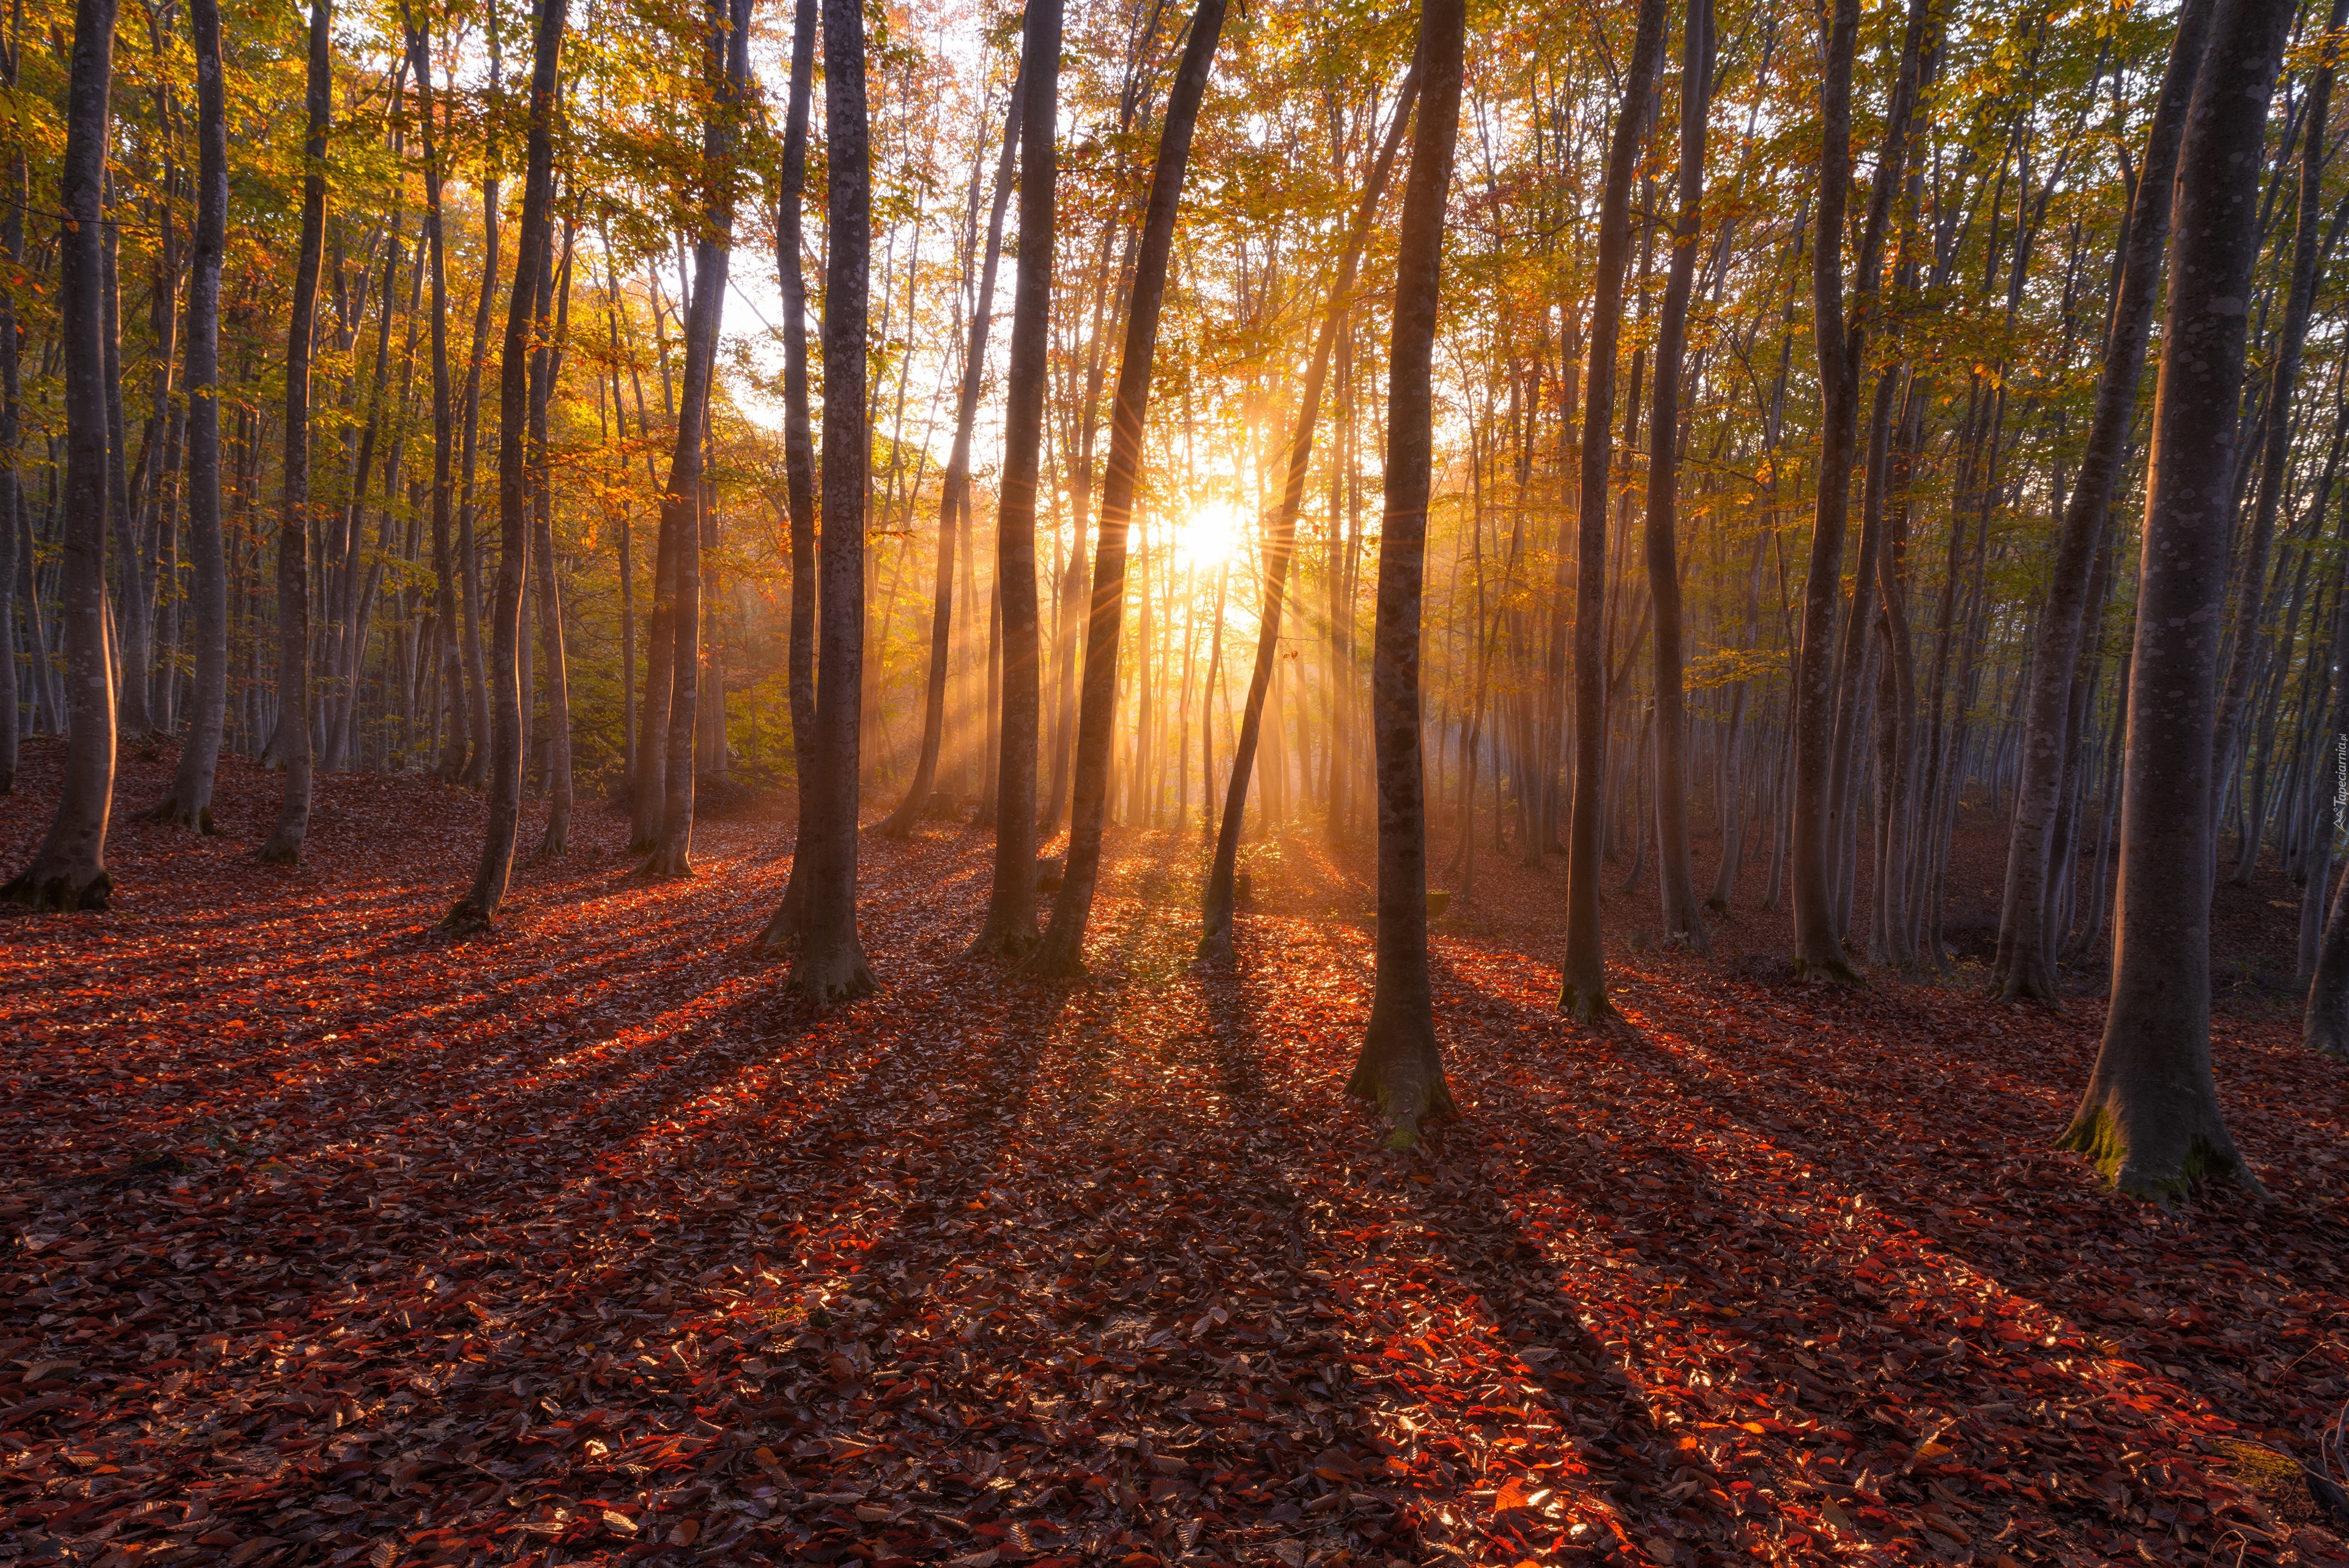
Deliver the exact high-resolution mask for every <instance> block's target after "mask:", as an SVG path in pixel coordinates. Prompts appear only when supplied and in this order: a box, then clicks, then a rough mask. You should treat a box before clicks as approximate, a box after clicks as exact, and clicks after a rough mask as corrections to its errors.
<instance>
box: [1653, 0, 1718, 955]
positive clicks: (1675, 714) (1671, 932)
mask: <svg viewBox="0 0 2349 1568" xmlns="http://www.w3.org/2000/svg"><path fill="white" fill-rule="evenodd" d="M1712 80H1713V0H1688V19H1687V23H1686V27H1685V36H1684V37H1683V38H1682V50H1681V171H1680V185H1681V190H1680V197H1681V212H1680V222H1679V224H1678V226H1677V228H1676V230H1675V232H1674V234H1673V235H1672V265H1671V276H1670V278H1669V279H1668V281H1667V282H1666V283H1665V285H1664V309H1663V316H1662V318H1661V322H1660V323H1659V325H1658V327H1657V335H1656V406H1655V410H1654V412H1653V413H1652V414H1651V415H1650V416H1649V432H1650V437H1651V440H1650V446H1649V456H1648V518H1647V523H1648V539H1647V544H1648V592H1649V595H1650V597H1651V598H1652V599H1653V600H1654V603H1655V607H1656V637H1655V659H1656V883H1657V887H1658V889H1659V890H1660V891H1661V894H1662V896H1663V916H1664V937H1665V940H1668V941H1679V942H1683V943H1685V944H1687V945H1688V946H1689V947H1690V948H1692V949H1694V950H1696V951H1698V952H1703V951H1705V950H1707V949H1708V948H1709V947H1710V946H1711V945H1712V943H1711V941H1710V940H1709V939H1708V938H1707V936H1706V934H1705V929H1704V920H1703V918H1702V913H1701V912H1700V910H1699V909H1698V908H1697V902H1696V878H1695V877H1694V875H1693V874H1692V872H1691V871H1690V869H1689V826H1688V759H1687V745H1688V716H1687V710H1686V708H1685V706H1684V701H1685V699H1684V695H1683V693H1682V686H1681V577H1680V566H1679V564H1678V561H1677V558H1676V557H1677V552H1676V551H1675V549H1674V545H1673V539H1672V532H1673V527H1674V524H1675V520H1676V514H1677V510H1678V497H1677V496H1676V495H1675V494H1674V493H1673V487H1674V485H1675V484H1676V483H1678V478H1679V462H1680V422H1681V421H1680V410H1681V404H1680V396H1681V372H1682V364H1681V359H1682V348H1683V347H1684V345H1685V343H1686V335H1687V330H1688V307H1689V293H1690V290H1691V289H1692V287H1693V286H1695V282H1696V243H1697V239H1698V236H1699V235H1700V234H1702V232H1703V197H1704V127H1705V115H1706V111H1707V109H1708V108H1709V106H1710V104H1711V102H1712V97H1711V91H1710V88H1711V84H1712ZM1729 837H1730V836H1729V835H1728V834H1727V833H1723V835H1722V846H1723V853H1724V854H1726V853H1728V852H1729Z"/></svg>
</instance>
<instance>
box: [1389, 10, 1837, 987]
mask: <svg viewBox="0 0 2349 1568" xmlns="http://www.w3.org/2000/svg"><path fill="white" fill-rule="evenodd" d="M1846 3H1847V4H1854V5H1856V4H1857V0H1846ZM1663 52H1664V5H1663V0H1640V20H1639V31H1638V33H1637V34H1636V35H1635V36H1634V38H1633V41H1632V46H1631V60H1630V72H1629V74H1628V76H1627V77H1626V78H1625V79H1624V84H1623V101H1622V107H1621V109H1619V110H1618V112H1617V114H1616V118H1615V131H1614V136H1613V139H1612V140H1610V141H1609V144H1608V148H1607V181H1606V184H1605V186H1604V187H1603V189H1602V190H1601V192H1600V195H1599V256H1598V277H1597V280H1596V282H1595V283H1594V285H1593V293H1592V299H1591V306H1590V337H1589V354H1590V366H1589V370H1588V380H1587V382H1586V383H1585V388H1584V393H1583V410H1582V490H1581V494H1580V497H1579V501H1578V517H1577V530H1576V548H1575V586H1574V598H1575V621H1574V807H1573V815H1572V817H1571V819H1570V821H1569V823H1568V829H1567V833H1568V845H1567V851H1568V867H1567V894H1566V900H1567V908H1566V975H1565V979H1564V981H1563V983H1562V985H1561V987H1560V989H1559V992H1558V1005H1559V1006H1560V1007H1562V1008H1565V1009H1566V1010H1568V1012H1571V1013H1572V1014H1573V1015H1574V1017H1575V1018H1576V1019H1578V1021H1580V1022H1583V1023H1588V1022H1590V1021H1591V1020H1593V1019H1596V1018H1599V1017H1603V1016H1605V1015H1607V1014H1609V1013H1611V1012H1614V1007H1613V1005H1612V1004H1611V1003H1609V1002H1608V1000H1607V959H1606V953H1605V951H1604V950H1603V949H1602V948H1601V946H1600V941H1599V877H1600V875H1601V867H1600V866H1599V859H1600V856H1601V852H1602V851H1601V843H1600V840H1601V827H1600V824H1601V820H1602V813H1603V811H1604V809H1605V802H1604V801H1603V800H1602V799H1601V798H1600V797H1601V794H1602V791H1603V787H1604V779H1605V769H1606V755H1607V753H1606V749H1605V748H1606V722H1607V670H1606V656H1607V651H1606V645H1605V640H1604V639H1605V627H1606V613H1607V504H1608V500H1609V490H1608V484H1607V480H1608V473H1609V467H1610V462H1609V459H1610V457H1611V456H1612V448H1611V442H1612V441H1613V439H1614V430H1615V355H1616V350H1617V348H1618V346H1619V344H1620V342H1621V341H1622V334H1623V277H1624V274H1625V273H1626V272H1627V271H1628V270H1629V269H1630V259H1631V175H1632V172H1633V170H1634V167H1635V166H1636V165H1637V164H1638V162H1639V154H1640V131H1641V129H1642V127H1643V126H1644V124H1645V122H1646V117H1647V109H1648V98H1649V95H1650V94H1651V92H1653V91H1654V89H1655V83H1656V73H1657V70H1658V68H1659V67H1660V65H1661V59H1662V57H1663ZM1382 815H1383V814H1382ZM1534 831H1535V833H1536V834H1537V835H1538V834H1539V833H1540V831H1541V829H1540V826H1539V825H1538V823H1536V824H1535V825H1534Z"/></svg>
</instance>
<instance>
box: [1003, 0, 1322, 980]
mask: <svg viewBox="0 0 2349 1568" xmlns="http://www.w3.org/2000/svg"><path fill="white" fill-rule="evenodd" d="M1223 30H1224V0H1199V5H1198V8H1197V9H1196V10H1195V11H1194V12H1193V13H1192V14H1191V36H1190V41H1189V42H1188V43H1187V44H1186V45H1185V47H1184V50H1183V60H1182V63H1181V64H1180V65H1179V66H1178V67H1175V71H1174V85H1173V87H1172V88H1169V89H1168V92H1167V96H1166V113H1165V118H1164V121H1163V122H1162V124H1161V127H1160V130H1159V133H1158V161H1157V165H1156V167H1155V168H1154V169H1153V170H1152V171H1151V175H1150V199H1149V203H1148V205H1147V207H1146V208H1145V209H1144V211H1143V220H1142V243H1141V248H1140V250H1139V251H1138V252H1137V254H1136V255H1135V257H1134V267H1133V297H1132V298H1131V300H1129V301H1128V303H1127V306H1126V313H1125V352H1124V358H1123V359H1122V360H1121V361H1120V363H1119V365H1118V371H1117V390H1116V392H1115V394H1114V396H1113V400H1112V403H1111V407H1110V433H1109V469H1108V472H1107V473H1106V474H1104V475H1103V478H1102V503H1101V536H1100V538H1099V540H1098V541H1097V542H1096V543H1095V545H1094V547H1093V593H1092V612H1091V615H1090V617H1089V618H1088V620H1087V623H1086V628H1085V664H1084V687H1083V691H1082V694H1081V712H1080V714H1079V717H1078V721H1077V754H1076V763H1075V769H1074V772H1073V774H1071V784H1070V790H1071V805H1070V814H1069V850H1068V858H1067V861H1066V863H1065V869H1063V871H1062V872H1061V891H1060V896H1059V897H1058V898H1055V899H1054V900H1053V903H1052V922H1051V924H1050V926H1049V927H1047V928H1046V929H1045V931H1044V939H1043V941H1042V942H1041V943H1040V945H1039V946H1038V947H1037V949H1036V950H1035V951H1034V952H1032V953H1030V955H1029V958H1028V964H1027V967H1028V969H1029V971H1030V972H1032V973H1036V974H1045V975H1078V974H1082V973H1083V972H1084V967H1085V965H1084V946H1085V926H1086V924H1087V922H1088V921H1089V920H1090V919H1092V907H1093V889H1094V887H1095V885H1096V883H1097V882H1098V880H1099V878H1100V875H1101V841H1102V823H1103V820H1104V818H1105V816H1106V815H1107V813H1108V808H1109V757H1110V742H1111V741H1112V738H1113V726H1114V724H1115V722H1116V718H1117V656H1118V642H1119V635H1120V632H1121V631H1122V629H1123V615H1124V610H1125V535H1126V526H1127V524H1128V523H1129V522H1130V521H1131V520H1132V518H1133V492H1134V486H1135V483H1136V481H1137V480H1139V478H1140V477H1141V470H1142V431H1143V422H1144V420H1145V419H1146V417H1147V415H1148V413H1149V410H1150V372H1151V361H1152V358H1153V356H1154V354H1155V353H1156V351H1157V347H1158V313H1159V308H1160V306H1161V305H1162V304H1163V303H1164V299H1165V296H1166V264H1167V259H1168V257H1169V255H1170V254H1172V252H1173V250H1174V215H1175V210H1176V208H1177V206H1178V205H1179V204H1180V202H1181V201H1182V196H1183V176H1184V173H1185V171H1186V170H1187V169H1188V168H1189V166H1190V161H1191V131H1192V128H1193V127H1194V126H1195V124H1196V123H1197V121H1198V118H1199V100H1200V99H1201V98H1202V97H1203V96H1205V94H1206V90H1207V72H1208V68H1209V67H1211V66H1212V65H1213V64H1214V62H1215V57H1216V40H1217V39H1218V38H1220V37H1221V36H1223ZM1328 336H1329V334H1328V331H1327V329H1326V328H1325V329H1324V332H1323V337H1324V339H1325V341H1324V346H1323V348H1322V350H1321V352H1320V354H1319V358H1320V359H1321V360H1325V361H1326V360H1327V358H1329V354H1328V348H1327V342H1326V339H1327V337H1328ZM1317 390H1318V389H1317ZM1303 486H1304V480H1303V476H1302V475H1301V474H1300V475H1299V476H1298V478H1297V481H1296V483H1295V484H1293V485H1292V486H1291V489H1292V492H1293V493H1301V492H1302V490H1303ZM1284 510H1285V511H1286V512H1287V513H1288V519H1289V525H1290V526H1289V531H1290V533H1291V535H1294V533H1295V524H1296V510H1295V506H1294V501H1293V497H1292V500H1291V501H1290V502H1288V503H1285V504H1284ZM1078 524H1079V526H1080V527H1081V526H1082V524H1083V519H1082V518H1080V519H1078ZM1276 526H1277V525H1276ZM1276 548H1278V546H1276ZM1284 564H1285V563H1284ZM1266 570H1267V575H1268V578H1269V576H1270V574H1271V573H1272V572H1274V571H1277V570H1278V567H1276V566H1273V565H1271V564H1270V563H1267V567H1266ZM1268 602H1269V604H1270V605H1271V606H1272V608H1273V621H1272V623H1271V624H1273V625H1278V607H1279V602H1280V601H1279V597H1278V589H1277V588H1274V589H1270V590H1269V598H1268Z"/></svg>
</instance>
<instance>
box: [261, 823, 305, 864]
mask: <svg viewBox="0 0 2349 1568" xmlns="http://www.w3.org/2000/svg"><path fill="white" fill-rule="evenodd" d="M254 858H255V859H257V860H259V861H261V862H262V863H263V864H264V865H267V866H299V865H300V864H301V863H302V841H301V840H300V839H298V838H295V837H291V836H288V835H287V834H286V833H285V831H284V830H283V829H280V830H279V831H277V832H275V833H273V834H271V835H270V836H269V842H268V843H266V844H264V845H263V846H261V847H260V848H259V849H257V850H255V851H254Z"/></svg>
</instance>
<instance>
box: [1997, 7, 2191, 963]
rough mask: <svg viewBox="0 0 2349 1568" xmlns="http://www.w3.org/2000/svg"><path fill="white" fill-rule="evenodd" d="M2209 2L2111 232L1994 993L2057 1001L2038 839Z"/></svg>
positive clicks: (2011, 844) (2027, 743) (2030, 724)
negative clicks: (2091, 382) (2089, 411)
mask: <svg viewBox="0 0 2349 1568" xmlns="http://www.w3.org/2000/svg"><path fill="white" fill-rule="evenodd" d="M2210 8H2211V0H2186V3H2185V4H2183V5H2180V6H2179V7H2178V32H2177V35H2176V36H2175V37H2174V38H2172V40H2171V42H2170V47H2169V67H2168V71H2167V73H2166V74H2165V75H2164V76H2163V77H2162V80H2161V96H2160V98H2159V99H2158V100H2157V102H2156V104H2155V106H2154V112H2153V121H2152V124H2151V126H2150V127H2149V128H2148V129H2147V133H2146V145H2145V162H2144V165H2143V167H2142V169H2141V170H2140V171H2139V173H2138V175H2137V194H2136V197H2135V199H2134V200H2133V201H2132V202H2130V204H2129V211H2128V213H2127V218H2126V220H2125V225H2126V226H2125V232H2124V233H2123V234H2122V237H2121V245H2122V253H2121V265H2120V286H2119V288H2118V289H2117V290H2116V293H2115V296H2114V300H2113V311H2112V320H2111V323H2110V325H2109V327H2107V329H2106V337H2105V363H2104V369H2103V373H2102V375H2101V377H2100V378H2099V379H2098V380H2097V383H2096V406H2095V413H2094V414H2093V415H2092V416H2091V421H2090V424H2089V426H2088V441H2087V445H2086V447H2085V449H2084V450H2083V451H2082V452H2081V454H2080V472H2079V474H2078V476H2077V477H2076V479H2075V481H2074V483H2073V486H2072V493H2071V495H2070V497H2069V498H2068V500H2067V501H2066V504H2065V506H2064V524H2063V527H2062V529H2061V531H2060V532H2059V533H2058V534H2057V535H2056V539H2055V560H2054V567H2053V569H2052V571H2051V574H2050V576H2049V580H2048V587H2047V603H2046V605H2045V607H2044V608H2043V609H2042V610H2041V612H2040V619H2039V634H2038V637H2037V639H2035V645H2034V647H2033V649H2032V656H2031V691H2030V694H2029V697H2028V700H2027V701H2028V704H2029V705H2028V707H2027V709H2026V711H2025V715H2024V719H2023V758H2022V779H2021V781H2020V783H2019V784H2017V786H2016V789H2015V798H2014V818H2013V828H2012V830H2011V832H2010V834H2009V836H2008V839H2007V848H2006V888H2005V895H2004V898H2003V899H2002V903H2001V908H2000V914H1999V929H1998V955H1997V959H1996V972H1995V974H1994V975H1993V977H1992V982H1993V983H1994V984H1995V985H1996V986H1997V988H1998V995H1999V999H2000V1000H2001V1001H2003V1002H2016V1001H2021V1000H2024V999H2026V998H2027V999H2030V1000H2033V1001H2039V1002H2054V1000H2056V994H2057V992H2056V984H2055V972H2054V967H2053V966H2052V965H2051V964H2050V963H2049V961H2048V950H2049V947H2050V943H2049V941H2048V939H2047V931H2046V928H2045V909H2046V885H2047V875H2048V849H2049V846H2050V844H2051V843H2052V841H2053V840H2052V834H2053V830H2054V821H2055V811H2056V805H2057V802H2058V798H2059V794H2060V790H2061V786H2062V784H2063V779H2064V758H2065V756H2066V754H2067V753H2068V751H2069V749H2070V748H2069V745H2068V737H2067V732H2068V729H2069V719H2070V716H2071V698H2072V690H2073V687H2074V685H2075V679H2074V678H2075V673H2076V672H2075V669H2074V666H2075V662H2076V659H2077V655H2078V651H2079V647H2080V644H2081V641H2082V639H2083V637H2084V628H2085V621H2086V617H2087V613H2088V579H2089V577H2090V576H2091V574H2092V571H2093V568H2094V566H2095V553H2096V541H2097V539H2098V538H2099V537H2100V536H2101V535H2102V534H2103V532H2104V526H2105V516H2106V513H2108V512H2109V511H2110V510H2111V509H2112V503H2113V487H2114V485H2115V483H2116V482H2117V480H2118V479H2119V477H2120V472H2121V466H2122V462H2123V460H2124V459H2125V457H2126V456H2127V445H2128V431H2129V425H2130V422H2131V421H2133V420H2134V419H2135V417H2136V414H2137V382H2138V380H2139V379H2140V378H2141V377H2142V375H2143V373H2144V369H2145V345H2146V335H2147V330H2148V329H2149V328H2150V327H2151V326H2152V324H2153V311H2154V306H2155V304H2156V303H2157V302H2158V300H2159V298H2160V284H2161V268H2162V257H2163V254H2164V252H2165V251H2166V250H2167V249H2168V244H2169V218H2170V197H2171V192H2172V187H2173V185H2174V183H2175V182H2176V177H2177V171H2178V143H2179V141H2180V140H2182V139H2183V137H2184V136H2185V133H2186V111H2187V105H2188V103H2189V100H2190V99H2191V98H2192V96H2193V93H2194V79H2195V72H2196V69H2197V67H2199V65H2200V64H2201V59H2202V47H2203V37H2204V33H2205V30H2206V29H2207V28H2208V26H2209V21H2210Z"/></svg>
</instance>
